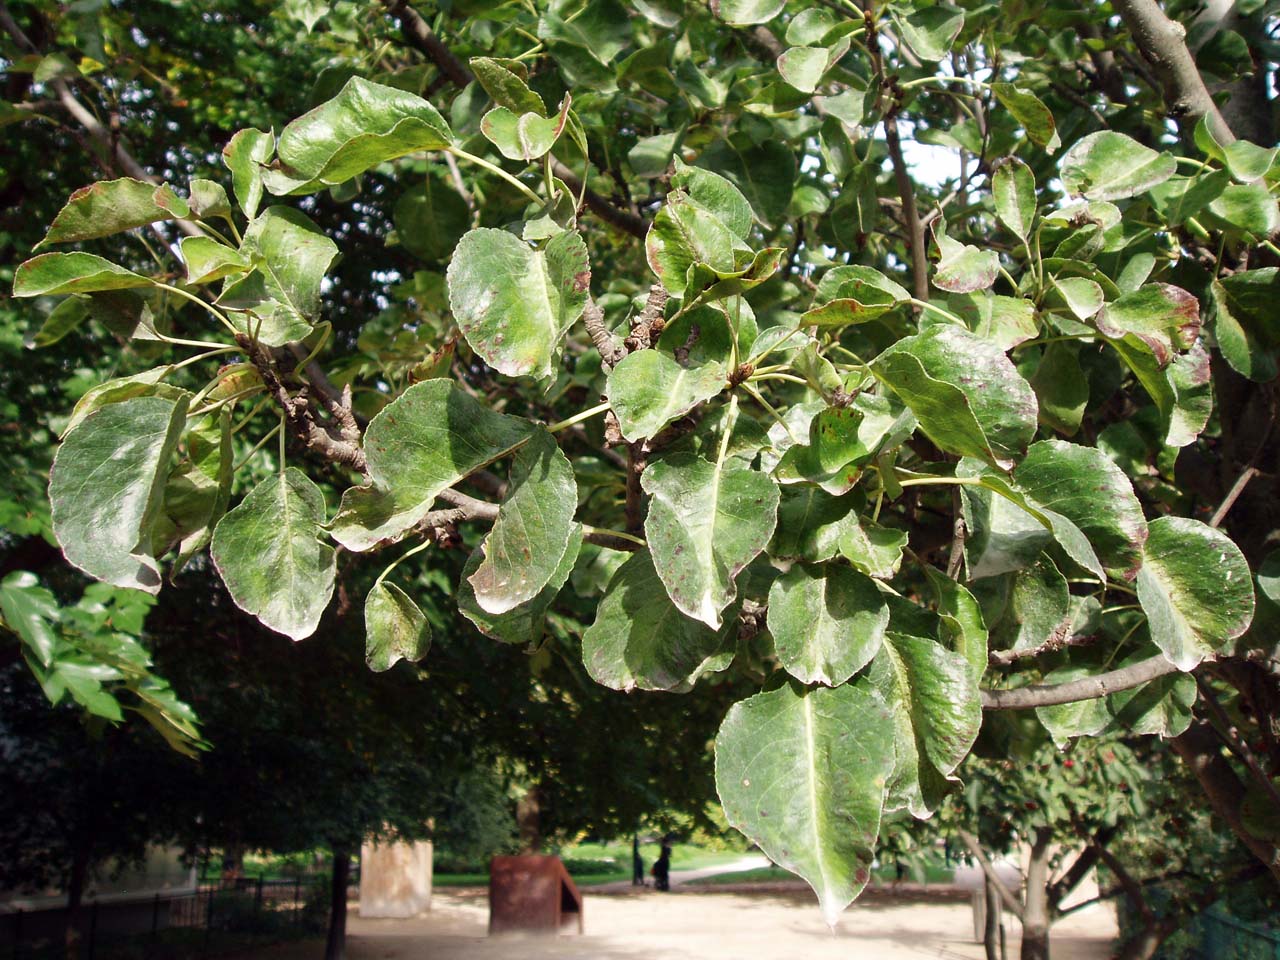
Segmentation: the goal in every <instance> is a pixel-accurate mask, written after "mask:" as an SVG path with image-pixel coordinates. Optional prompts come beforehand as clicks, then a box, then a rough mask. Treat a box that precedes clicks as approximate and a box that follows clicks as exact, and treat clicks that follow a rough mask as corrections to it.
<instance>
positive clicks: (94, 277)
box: [13, 253, 151, 297]
mask: <svg viewBox="0 0 1280 960" xmlns="http://www.w3.org/2000/svg"><path fill="white" fill-rule="evenodd" d="M150 285H151V280H150V279H148V278H147V277H143V276H139V275H138V274H136V273H134V272H133V271H131V270H126V269H125V268H124V267H120V266H117V265H116V264H114V263H112V262H111V261H110V260H104V259H102V257H98V256H94V255H93V254H92V253H42V254H40V256H38V257H32V258H31V259H30V260H28V261H27V262H26V263H24V264H22V265H20V266H19V267H18V269H17V271H16V272H15V273H14V275H13V295H14V296H15V297H40V296H46V295H56V294H62V293H91V292H93V291H95V290H123V289H125V288H127V287H146V286H150Z"/></svg>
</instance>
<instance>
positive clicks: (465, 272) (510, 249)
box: [448, 227, 591, 380]
mask: <svg viewBox="0 0 1280 960" xmlns="http://www.w3.org/2000/svg"><path fill="white" fill-rule="evenodd" d="M448 282H449V305H450V308H451V309H452V310H453V314H454V316H455V317H456V318H457V321H458V327H459V328H460V329H461V330H462V334H463V336H465V337H466V338H467V343H469V344H470V345H471V348H472V349H473V350H475V351H476V353H478V354H479V355H480V356H481V357H482V358H483V359H484V361H485V362H486V363H488V364H489V365H490V366H491V367H493V368H494V369H495V370H497V371H499V372H500V373H505V374H506V375H507V376H511V377H520V376H531V377H534V378H536V379H538V380H549V379H550V378H551V377H553V376H554V375H555V372H556V369H557V366H558V364H557V360H558V358H559V355H560V349H561V342H562V341H563V339H564V335H565V333H566V332H567V331H568V330H569V328H570V327H571V326H573V324H574V322H575V321H576V320H577V319H578V317H580V316H581V315H582V308H583V307H584V306H585V305H586V302H587V293H588V289H589V286H590V283H591V266H590V263H589V262H588V260H587V247H586V244H584V243H583V242H582V238H581V237H580V236H579V235H578V234H577V233H576V232H565V233H561V234H559V235H558V236H555V237H552V238H551V240H550V241H548V243H547V245H546V247H545V248H544V249H542V250H535V249H534V248H532V247H530V246H529V245H528V244H527V243H525V242H524V241H523V240H520V239H519V238H518V237H515V236H513V235H512V234H510V233H507V231H505V230H495V229H492V228H488V227H484V228H481V229H478V230H472V231H471V232H469V233H468V234H467V235H466V236H464V237H463V238H462V241H461V242H460V243H459V244H458V247H457V249H456V250H455V251H454V254H453V261H452V262H451V263H450V264H449V272H448Z"/></svg>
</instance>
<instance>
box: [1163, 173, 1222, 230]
mask: <svg viewBox="0 0 1280 960" xmlns="http://www.w3.org/2000/svg"><path fill="white" fill-rule="evenodd" d="M1230 182H1231V178H1230V176H1229V175H1228V174H1227V171H1225V170H1214V171H1211V172H1208V173H1202V174H1200V175H1199V176H1196V177H1172V178H1171V179H1169V180H1166V181H1165V182H1164V183H1161V184H1159V185H1157V186H1154V187H1152V188H1151V192H1150V197H1151V205H1152V206H1153V207H1154V208H1155V210H1156V213H1158V214H1159V215H1160V216H1161V217H1163V218H1164V220H1165V221H1166V222H1167V223H1168V224H1169V226H1171V227H1178V226H1181V225H1182V224H1184V223H1186V221H1187V219H1188V218H1189V217H1195V216H1198V215H1199V214H1200V212H1201V211H1202V210H1204V208H1205V207H1207V206H1208V205H1209V204H1210V203H1211V202H1212V201H1214V200H1216V199H1217V198H1218V197H1220V196H1222V191H1223V190H1225V189H1226V187H1227V184H1228V183H1230Z"/></svg>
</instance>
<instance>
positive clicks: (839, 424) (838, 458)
mask: <svg viewBox="0 0 1280 960" xmlns="http://www.w3.org/2000/svg"><path fill="white" fill-rule="evenodd" d="M895 422H896V418H895V416H894V411H892V410H891V409H890V408H888V407H887V406H881V405H878V404H874V402H868V403H857V402H855V403H853V404H850V405H848V406H832V407H827V408H826V409H823V410H820V411H819V412H818V413H817V415H816V416H814V417H813V419H811V420H810V421H809V436H808V441H809V442H808V443H807V444H806V443H796V444H792V445H791V446H790V447H788V448H787V450H786V451H785V452H784V453H783V454H782V458H781V459H780V460H779V461H778V465H777V466H776V467H775V468H774V471H773V472H774V476H776V477H777V478H778V480H779V481H780V482H782V483H800V482H807V483H816V484H818V485H819V486H820V487H822V489H824V490H826V491H827V492H828V493H831V494H834V495H836V496H839V495H840V494H842V493H846V492H848V491H849V490H851V489H852V488H853V486H854V484H856V483H857V482H858V479H859V477H861V475H862V465H863V464H865V463H866V462H867V461H869V460H870V459H871V457H872V455H873V454H874V452H875V450H876V447H877V445H878V444H879V442H880V441H881V440H882V439H883V438H884V437H885V435H886V433H887V432H888V431H889V430H891V429H892V428H893V424H894V423H895Z"/></svg>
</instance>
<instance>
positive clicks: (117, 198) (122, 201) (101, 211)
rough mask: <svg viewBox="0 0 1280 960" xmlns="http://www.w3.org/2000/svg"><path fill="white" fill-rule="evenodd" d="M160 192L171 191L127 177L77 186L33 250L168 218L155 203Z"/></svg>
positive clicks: (168, 215) (167, 213)
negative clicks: (78, 187)
mask: <svg viewBox="0 0 1280 960" xmlns="http://www.w3.org/2000/svg"><path fill="white" fill-rule="evenodd" d="M162 191H163V192H164V193H165V194H167V195H172V193H173V191H172V190H170V189H169V188H168V187H156V185H155V184H154V183H147V182H146V181H143V180H134V179H133V178H131V177H121V178H120V179H119V180H100V181H98V182H97V183H94V184H90V185H89V186H87V187H81V188H80V189H79V190H77V191H76V192H75V193H73V194H71V196H70V197H69V198H68V199H67V204H66V206H64V207H63V208H62V209H61V210H59V211H58V215H57V216H56V217H54V220H53V223H52V225H50V227H49V232H48V233H46V234H45V235H44V239H43V240H41V241H40V242H39V243H38V244H36V249H39V248H40V247H43V246H45V245H46V244H50V243H72V242H74V241H77V240H95V239H97V238H98V237H109V236H111V234H113V233H120V232H122V231H124V230H133V229H134V228H136V227H145V226H146V225H147V224H149V223H155V222H157V221H159V220H168V219H170V217H171V213H170V211H169V210H167V209H166V208H165V207H162V206H160V205H159V204H157V203H156V195H157V194H159V193H161V192H162ZM175 199H176V198H175Z"/></svg>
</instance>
